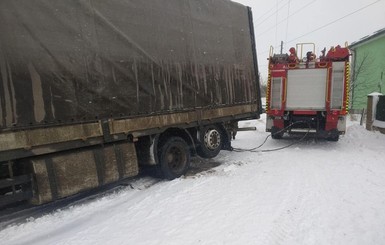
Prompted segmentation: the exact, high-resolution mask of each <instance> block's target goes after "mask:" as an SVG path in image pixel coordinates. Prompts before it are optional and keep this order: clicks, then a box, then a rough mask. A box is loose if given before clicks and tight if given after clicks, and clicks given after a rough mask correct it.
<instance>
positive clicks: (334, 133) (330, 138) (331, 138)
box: [326, 130, 340, 142]
mask: <svg viewBox="0 0 385 245" xmlns="http://www.w3.org/2000/svg"><path fill="white" fill-rule="evenodd" d="M339 139H340V134H339V132H338V130H332V132H331V134H330V135H329V136H328V137H327V138H326V140H327V141H334V142H337V141H338V140H339Z"/></svg>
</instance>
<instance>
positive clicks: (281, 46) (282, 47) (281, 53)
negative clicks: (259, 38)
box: [281, 41, 283, 54]
mask: <svg viewBox="0 0 385 245" xmlns="http://www.w3.org/2000/svg"><path fill="white" fill-rule="evenodd" d="M282 51H283V41H281V54H282Z"/></svg>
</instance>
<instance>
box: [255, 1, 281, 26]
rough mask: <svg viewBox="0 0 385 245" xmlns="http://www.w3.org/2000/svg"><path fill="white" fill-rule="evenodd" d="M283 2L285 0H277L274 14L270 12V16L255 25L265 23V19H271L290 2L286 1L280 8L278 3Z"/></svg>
mask: <svg viewBox="0 0 385 245" xmlns="http://www.w3.org/2000/svg"><path fill="white" fill-rule="evenodd" d="M281 2H283V1H280V2H277V4H276V6H275V8H276V10H275V12H274V13H272V14H270V15H269V16H267V17H266V18H264V19H263V20H262V21H261V22H259V23H256V24H255V25H254V26H255V27H258V26H260V25H261V24H263V23H265V21H267V20H268V19H270V18H271V17H273V16H275V15H276V14H277V13H278V11H279V10H281V9H282V8H284V7H285V6H286V5H287V4H288V2H287V3H285V4H284V5H282V6H281V7H279V8H278V7H277V5H278V6H279V3H281Z"/></svg>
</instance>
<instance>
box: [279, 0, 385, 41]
mask: <svg viewBox="0 0 385 245" xmlns="http://www.w3.org/2000/svg"><path fill="white" fill-rule="evenodd" d="M380 1H382V0H377V1H375V2H372V3H370V4H367V5H365V6H364V7H361V8H359V9H357V10H354V11H352V12H350V13H348V14H346V15H344V16H342V17H340V18H338V19H335V20H333V21H331V22H329V23H327V24H325V25H322V26H320V27H318V28H316V29H314V30H312V31H309V32H307V33H305V34H303V35H301V36H298V37H296V38H294V39H292V40H290V41H287V42H286V43H290V42H293V41H295V40H297V39H300V38H302V37H304V36H307V35H309V34H311V33H314V32H316V31H319V30H321V29H323V28H325V27H327V26H330V25H332V24H334V23H336V22H338V21H340V20H342V19H345V18H346V17H349V16H351V15H353V14H356V13H358V12H360V11H362V10H364V9H366V8H369V7H370V6H372V5H374V4H376V3H378V2H380Z"/></svg>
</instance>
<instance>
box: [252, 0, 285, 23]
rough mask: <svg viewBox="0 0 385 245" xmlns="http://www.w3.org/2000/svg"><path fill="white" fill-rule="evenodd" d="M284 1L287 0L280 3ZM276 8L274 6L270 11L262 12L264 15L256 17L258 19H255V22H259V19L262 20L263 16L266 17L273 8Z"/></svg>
mask: <svg viewBox="0 0 385 245" xmlns="http://www.w3.org/2000/svg"><path fill="white" fill-rule="evenodd" d="M283 1H285V0H281V1H280V3H281V2H283ZM274 9H275V6H274V7H272V8H271V9H269V10H268V11H266V12H265V13H264V14H262V15H261V16H259V17H258V18H256V19H255V22H258V20H260V19H262V18H263V17H265V15H267V14H269V13H270V12H271V11H272V10H274Z"/></svg>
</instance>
